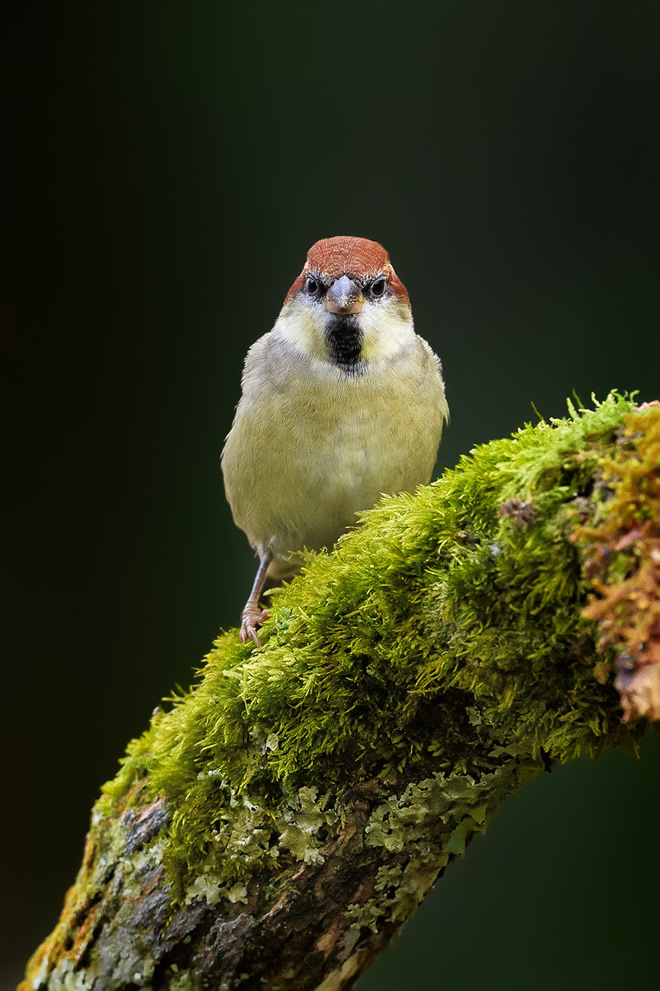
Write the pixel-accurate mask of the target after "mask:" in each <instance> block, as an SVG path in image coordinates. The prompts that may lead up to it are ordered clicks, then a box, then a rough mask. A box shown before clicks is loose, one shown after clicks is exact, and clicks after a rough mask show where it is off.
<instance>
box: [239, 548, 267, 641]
mask: <svg viewBox="0 0 660 991" xmlns="http://www.w3.org/2000/svg"><path fill="white" fill-rule="evenodd" d="M270 561H271V559H270V557H267V556H266V555H264V556H260V557H259V567H258V568H257V574H256V575H255V579H254V584H253V586H252V591H251V592H250V598H249V599H248V600H247V602H246V603H245V609H244V610H243V618H242V620H241V640H242V641H243V643H246V642H247V639H248V637H250V638H251V639H252V640H254V642H255V643H256V645H257V647H261V644H260V643H259V637H258V636H257V627H258V626H260V625H261V623H265V622H266V620H267V619H268V610H267V609H262V608H261V606H260V605H259V596H260V595H261V593H262V591H263V587H264V585H265V583H266V572H267V571H268V565H269V564H270Z"/></svg>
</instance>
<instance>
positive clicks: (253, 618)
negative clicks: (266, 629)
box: [240, 606, 270, 647]
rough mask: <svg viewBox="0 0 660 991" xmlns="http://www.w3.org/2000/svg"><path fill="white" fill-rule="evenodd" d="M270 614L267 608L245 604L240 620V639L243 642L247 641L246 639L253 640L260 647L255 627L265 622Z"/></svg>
mask: <svg viewBox="0 0 660 991" xmlns="http://www.w3.org/2000/svg"><path fill="white" fill-rule="evenodd" d="M269 615H270V612H269V611H268V609H261V608H260V607H259V606H246V607H245V609H244V610H243V618H242V620H241V633H240V636H241V640H242V641H243V643H247V642H248V639H250V640H254V642H255V644H256V645H257V647H261V643H260V641H259V637H258V636H257V627H258V626H261V624H262V623H265V622H266V620H267V619H268V617H269Z"/></svg>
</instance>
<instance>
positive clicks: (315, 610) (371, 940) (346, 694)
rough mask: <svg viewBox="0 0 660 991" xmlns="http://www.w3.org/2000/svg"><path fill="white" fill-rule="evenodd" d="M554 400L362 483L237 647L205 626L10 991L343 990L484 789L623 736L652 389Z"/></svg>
mask: <svg viewBox="0 0 660 991" xmlns="http://www.w3.org/2000/svg"><path fill="white" fill-rule="evenodd" d="M569 413H570V416H569V418H568V419H566V420H562V421H553V422H552V423H545V422H541V423H539V424H538V425H537V426H536V427H531V426H527V427H525V428H524V429H523V430H521V431H519V432H518V433H516V434H515V435H514V436H513V437H512V438H510V439H506V440H500V441H493V442H492V443H490V444H487V445H485V446H483V447H480V448H478V449H476V450H475V451H474V452H473V453H472V456H471V457H470V458H467V457H466V458H463V459H462V461H461V463H460V464H459V466H458V468H456V469H455V470H453V471H450V472H447V473H446V474H445V476H444V477H443V478H442V479H441V480H440V481H438V482H436V483H435V484H433V485H431V486H427V487H425V488H421V489H419V490H418V492H417V493H415V494H414V495H400V496H397V497H395V498H388V499H385V500H383V502H381V503H380V504H379V505H378V506H377V507H376V508H375V509H374V510H372V511H370V512H369V513H367V514H365V516H364V520H363V522H362V525H361V526H359V527H358V528H357V529H356V530H355V531H353V532H351V533H350V534H348V535H347V536H346V537H344V538H343V539H342V540H341V541H340V543H339V546H338V547H337V549H336V550H335V551H334V552H333V553H332V554H320V555H313V556H310V558H309V560H308V563H307V567H306V570H305V572H304V573H303V574H302V575H301V576H300V577H298V578H297V579H296V580H295V581H294V582H292V584H291V585H290V586H288V587H287V588H285V589H283V590H282V591H280V592H278V593H277V594H276V595H275V596H274V605H273V609H272V618H271V620H270V621H269V622H268V623H267V624H266V625H265V626H264V627H263V647H262V648H261V649H260V650H257V649H255V648H253V647H248V646H244V645H242V644H241V643H240V642H239V639H238V637H237V635H236V633H235V632H231V633H226V634H223V635H222V636H221V637H220V638H219V639H218V641H217V642H216V644H215V646H214V649H213V650H212V651H211V653H210V654H209V655H208V657H207V658H206V663H205V666H204V668H203V669H202V671H201V672H200V675H201V677H200V680H199V682H198V684H197V685H196V687H195V688H194V689H193V690H191V691H190V693H188V694H186V695H184V696H183V697H180V698H177V699H175V700H174V705H173V707H172V708H171V709H170V710H169V711H168V712H164V711H162V710H160V709H159V710H157V711H156V713H155V714H154V716H153V719H152V721H151V725H150V727H149V729H148V730H147V731H146V733H145V734H144V735H143V736H142V737H141V738H140V739H138V740H135V741H133V742H132V743H131V744H130V746H129V749H128V755H127V757H126V758H125V759H124V762H123V766H122V768H121V770H120V772H119V774H118V775H117V777H116V778H115V780H114V781H111V782H109V783H108V784H107V785H106V786H105V787H104V789H103V795H102V797H101V798H100V799H99V801H98V802H97V804H96V806H95V808H94V810H93V813H92V823H91V828H90V832H89V835H88V839H87V845H86V848H85V855H84V859H83V864H82V867H81V869H80V872H79V874H78V877H77V879H76V882H75V884H74V886H73V887H72V888H71V889H70V891H69V893H68V895H67V898H66V902H65V906H64V909H63V912H62V916H61V919H60V922H59V923H58V925H57V927H56V929H55V930H54V932H53V933H52V934H51V936H49V937H48V939H47V940H46V941H45V942H44V944H43V945H42V947H41V948H40V949H39V950H38V951H37V953H36V954H35V955H34V957H33V958H32V960H31V961H30V964H29V966H28V974H27V978H26V981H25V982H24V984H23V985H21V988H22V991H27V989H28V988H29V989H30V991H38V989H41V988H46V987H48V988H51V989H59V988H75V989H77V991H85V989H87V988H92V986H93V987H94V991H111V989H116V988H128V987H131V988H135V987H145V986H148V987H149V988H152V989H154V991H156V989H160V988H172V989H180V991H182V989H184V988H185V989H189V988H226V989H230V988H231V989H235V988H236V989H238V988H240V989H242V991H251V989H257V988H258V989H260V991H262V989H272V991H275V989H279V991H285V989H296V991H305V989H312V988H314V989H322V991H334V989H337V991H338V989H341V988H348V987H350V986H351V985H352V984H353V982H354V981H355V979H356V977H357V975H359V974H360V973H361V972H362V971H363V970H364V969H365V968H366V967H367V966H368V965H369V963H370V962H371V961H372V960H373V959H374V957H375V956H376V955H377V954H378V953H379V952H381V951H382V950H383V949H384V948H385V947H386V946H387V945H388V944H389V943H390V941H391V940H392V938H393V937H394V935H395V934H396V932H397V930H398V929H399V927H400V926H401V925H402V923H403V922H404V921H405V919H406V918H408V916H409V915H410V914H411V913H412V912H413V911H414V910H415V908H416V906H417V905H418V904H419V902H420V901H421V900H422V899H423V898H424V897H425V895H426V894H427V893H428V891H429V890H430V888H431V887H432V886H433V884H434V883H435V882H436V880H437V879H438V877H439V876H441V875H442V874H443V872H444V871H445V869H446V867H447V866H448V865H449V864H450V863H451V862H452V861H453V860H454V859H455V858H457V857H458V856H460V855H461V854H462V853H463V852H464V850H465V847H466V846H467V844H468V843H469V841H470V839H471V838H472V837H473V836H474V835H475V834H476V833H478V832H480V831H481V830H483V829H484V828H485V826H486V824H487V822H488V820H489V819H490V817H491V816H492V815H493V814H494V813H495V812H496V811H497V809H498V808H499V806H500V804H501V802H502V801H503V800H504V798H505V797H506V796H507V795H510V794H512V793H513V792H515V791H516V790H517V789H518V788H519V787H520V785H521V784H522V783H523V782H524V781H525V780H527V779H528V778H529V777H531V776H533V775H536V774H539V773H541V772H542V771H543V770H544V769H548V768H549V767H550V766H552V764H554V763H556V762H562V761H567V760H570V759H571V758H573V757H575V756H576V755H578V754H580V753H582V754H585V753H586V754H589V755H593V756H596V755H598V754H600V753H602V752H603V751H604V750H605V749H607V748H609V747H614V746H624V747H629V748H634V747H635V746H636V743H637V741H638V740H639V739H640V737H641V735H642V731H643V728H644V722H645V719H644V718H642V717H645V718H650V719H658V718H660V674H659V672H660V597H659V593H658V586H659V582H660V512H659V507H660V467H659V466H660V409H657V408H640V409H637V410H636V409H634V407H633V404H632V403H631V402H629V401H627V400H625V399H623V398H621V397H619V396H617V395H614V394H613V395H611V396H610V397H609V398H608V400H607V401H606V402H605V403H603V404H601V405H598V406H596V408H595V409H594V410H592V411H584V410H582V411H580V412H579V413H578V412H576V411H575V410H574V409H573V407H572V406H571V405H570V404H569ZM615 672H616V680H615V684H613V683H612V675H613V674H614V673H615ZM617 690H618V693H619V695H620V696H621V697H622V699H623V705H624V719H623V720H622V719H621V711H620V708H619V696H618V695H617Z"/></svg>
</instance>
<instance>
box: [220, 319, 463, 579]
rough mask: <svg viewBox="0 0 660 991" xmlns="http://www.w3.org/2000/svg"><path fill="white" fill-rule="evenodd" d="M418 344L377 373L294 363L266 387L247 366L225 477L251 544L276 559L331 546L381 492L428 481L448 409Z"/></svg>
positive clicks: (281, 365)
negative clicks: (318, 368)
mask: <svg viewBox="0 0 660 991" xmlns="http://www.w3.org/2000/svg"><path fill="white" fill-rule="evenodd" d="M262 340H264V339H262ZM414 340H415V346H414V348H411V349H410V350H409V352H407V353H405V354H402V355H401V357H400V358H399V360H397V361H396V362H392V363H391V364H390V365H389V367H387V368H385V369H380V370H379V373H378V375H375V374H374V375H372V374H369V373H368V372H367V373H366V374H362V375H354V376H347V375H342V374H339V373H337V372H336V370H331V371H330V372H329V373H328V372H326V371H323V372H319V373H317V374H312V369H311V368H310V367H307V368H305V369H302V368H300V367H298V368H296V367H295V364H293V365H292V360H291V358H290V356H289V358H288V360H287V361H284V362H283V361H281V360H275V361H274V362H271V363H270V364H271V366H273V367H271V374H270V376H269V378H268V381H265V380H264V377H263V374H262V371H263V369H262V368H261V366H262V364H263V363H262V362H257V365H258V366H259V368H260V370H259V373H258V375H255V376H253V377H251V376H250V372H249V369H248V368H247V367H246V376H245V378H244V395H243V398H242V399H241V403H240V404H239V407H238V409H237V414H236V419H235V421H234V425H233V427H232V430H231V432H230V434H229V436H228V438H227V443H226V445H225V450H224V453H223V471H224V476H225V488H226V492H227V498H228V500H229V503H230V505H231V508H232V512H233V514H234V519H235V521H236V523H237V524H238V526H240V527H241V528H242V529H243V530H244V531H245V532H246V534H247V535H248V538H249V539H250V542H251V543H252V544H253V546H255V547H256V548H257V549H259V550H268V551H269V552H270V553H272V554H273V556H274V557H276V558H280V559H286V558H287V557H288V556H289V553H290V552H295V551H299V550H302V549H303V547H306V548H308V549H318V548H320V547H324V546H325V547H330V546H332V544H333V543H334V542H335V541H336V540H337V538H338V537H339V536H340V534H341V533H342V532H343V531H344V530H345V529H346V528H347V527H348V526H350V525H351V524H352V523H353V522H354V521H355V513H356V512H358V511H359V510H363V509H368V508H370V507H371V506H373V505H374V503H375V502H377V500H378V499H379V497H380V496H381V494H383V493H385V494H387V493H394V492H400V491H404V490H412V489H414V488H415V487H416V486H417V485H419V484H424V483H426V482H428V481H429V479H430V476H431V472H432V470H433V465H434V462H435V458H436V453H437V449H438V444H439V442H440V434H441V432H442V424H443V421H444V419H445V418H446V409H447V407H446V401H445V398H444V389H443V385H442V379H441V377H440V374H439V370H438V366H437V362H436V359H435V356H434V355H433V353H432V351H431V350H430V348H428V346H427V345H425V344H424V342H422V341H421V340H420V339H419V338H415V339H414ZM417 342H418V343H417ZM258 343H261V342H258ZM267 343H268V342H267ZM277 357H278V356H277V355H275V358H276V359H277Z"/></svg>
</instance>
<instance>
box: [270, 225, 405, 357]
mask: <svg viewBox="0 0 660 991" xmlns="http://www.w3.org/2000/svg"><path fill="white" fill-rule="evenodd" d="M276 326H277V328H278V330H279V331H280V332H281V333H283V334H284V335H285V336H286V338H287V339H288V340H289V342H290V343H291V344H293V345H294V346H295V347H296V348H298V349H300V350H303V351H305V352H306V353H307V354H308V355H310V357H312V358H315V359H317V360H320V361H325V362H328V363H329V364H332V365H334V366H336V367H338V368H340V369H341V370H342V371H343V372H346V373H348V374H361V373H363V372H364V371H365V370H366V369H367V367H368V366H369V364H372V365H373V364H378V363H379V362H380V361H387V360H388V358H390V357H391V356H392V355H394V354H396V353H397V352H398V351H399V350H400V349H401V347H402V346H404V345H405V342H406V340H407V339H409V338H410V336H411V335H412V334H413V321H412V312H411V309H410V300H409V299H408V293H407V292H406V288H405V286H404V285H403V283H402V282H401V280H400V279H399V278H398V276H397V274H396V272H395V271H394V269H393V268H392V265H391V263H390V260H389V256H388V254H387V252H386V251H385V249H384V248H383V247H382V245H380V244H378V243H377V242H376V241H369V240H367V239H366V238H363V237H329V238H324V239H323V240H322V241H317V242H316V244H314V245H312V247H311V248H310V249H309V252H308V254H307V261H306V262H305V267H304V268H303V270H302V272H301V273H300V275H299V276H298V278H297V279H296V281H295V282H294V283H293V285H292V286H291V288H290V289H289V292H288V294H287V297H286V299H285V301H284V306H283V307H282V312H281V313H280V316H279V319H278V322H277V325H276Z"/></svg>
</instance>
